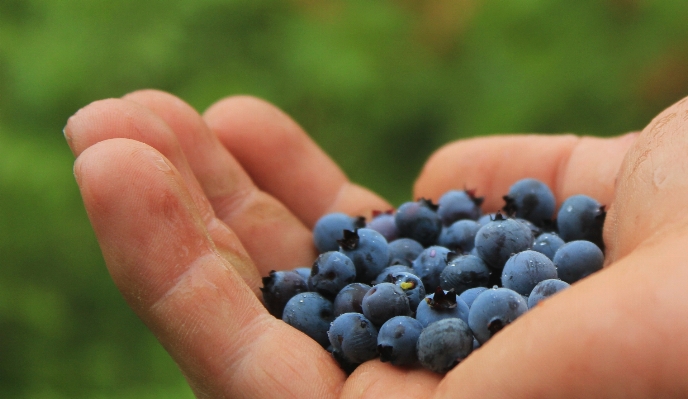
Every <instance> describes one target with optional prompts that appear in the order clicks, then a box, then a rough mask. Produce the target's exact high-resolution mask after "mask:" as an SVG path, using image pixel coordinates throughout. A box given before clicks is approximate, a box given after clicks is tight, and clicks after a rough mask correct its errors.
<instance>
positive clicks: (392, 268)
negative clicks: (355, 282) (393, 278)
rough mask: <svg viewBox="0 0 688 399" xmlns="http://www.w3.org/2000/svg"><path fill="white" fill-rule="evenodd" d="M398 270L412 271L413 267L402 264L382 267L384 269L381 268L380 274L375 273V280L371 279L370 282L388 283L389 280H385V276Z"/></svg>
mask: <svg viewBox="0 0 688 399" xmlns="http://www.w3.org/2000/svg"><path fill="white" fill-rule="evenodd" d="M398 272H404V273H413V269H411V268H410V267H408V266H404V265H392V266H387V267H385V268H384V270H382V272H381V273H380V274H378V275H377V277H375V280H373V281H372V283H373V285H375V284H380V283H384V282H388V283H389V281H387V278H388V277H389V276H390V275H392V274H394V273H398Z"/></svg>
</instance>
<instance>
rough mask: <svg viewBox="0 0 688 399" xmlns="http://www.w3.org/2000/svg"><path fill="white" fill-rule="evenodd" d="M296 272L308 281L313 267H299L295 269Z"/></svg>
mask: <svg viewBox="0 0 688 399" xmlns="http://www.w3.org/2000/svg"><path fill="white" fill-rule="evenodd" d="M293 271H295V272H296V273H298V274H299V276H301V277H303V279H304V280H306V282H308V278H309V277H310V276H311V268H310V267H297V268H296V269H294V270H293Z"/></svg>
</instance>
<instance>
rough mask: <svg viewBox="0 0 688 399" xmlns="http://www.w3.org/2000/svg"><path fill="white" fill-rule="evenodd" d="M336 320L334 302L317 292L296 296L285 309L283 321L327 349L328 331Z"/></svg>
mask: <svg viewBox="0 0 688 399" xmlns="http://www.w3.org/2000/svg"><path fill="white" fill-rule="evenodd" d="M333 319H334V314H333V309H332V302H330V301H329V300H327V299H326V298H325V297H323V296H322V295H320V294H318V293H317V292H303V293H300V294H296V295H294V296H293V297H292V298H291V299H290V300H289V302H287V304H286V306H285V307H284V312H283V313H282V320H284V321H285V322H286V323H287V324H289V325H290V326H292V327H294V328H296V329H297V330H299V331H301V332H303V333H305V334H306V335H308V336H309V337H311V338H313V339H314V340H315V341H316V342H317V343H319V344H320V345H322V347H323V348H327V346H328V345H329V343H328V339H327V331H328V330H329V328H330V323H331V322H332V320H333Z"/></svg>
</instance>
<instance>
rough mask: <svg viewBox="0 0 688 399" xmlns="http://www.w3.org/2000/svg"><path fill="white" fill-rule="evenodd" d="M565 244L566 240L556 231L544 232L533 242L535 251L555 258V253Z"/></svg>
mask: <svg viewBox="0 0 688 399" xmlns="http://www.w3.org/2000/svg"><path fill="white" fill-rule="evenodd" d="M562 245H564V240H562V239H561V237H559V236H558V235H556V234H555V233H542V234H540V235H539V236H537V237H536V238H535V242H533V251H538V252H540V253H542V254H545V255H546V256H547V257H548V258H550V259H554V253H555V252H557V249H559V247H561V246H562Z"/></svg>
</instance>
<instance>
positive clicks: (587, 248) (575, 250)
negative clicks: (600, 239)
mask: <svg viewBox="0 0 688 399" xmlns="http://www.w3.org/2000/svg"><path fill="white" fill-rule="evenodd" d="M553 261H554V264H555V265H556V266H557V269H558V271H559V278H560V279H561V280H563V281H566V282H567V283H569V284H573V283H575V282H576V281H578V280H580V279H582V278H583V277H586V276H588V275H590V274H592V273H594V272H596V271H598V270H601V269H602V266H603V265H604V254H603V253H602V250H601V249H600V248H599V247H598V246H597V245H595V244H593V243H592V242H590V241H585V240H576V241H570V242H567V243H566V244H564V245H562V246H561V247H559V249H558V250H557V252H556V253H555V254H554V260H553Z"/></svg>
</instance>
